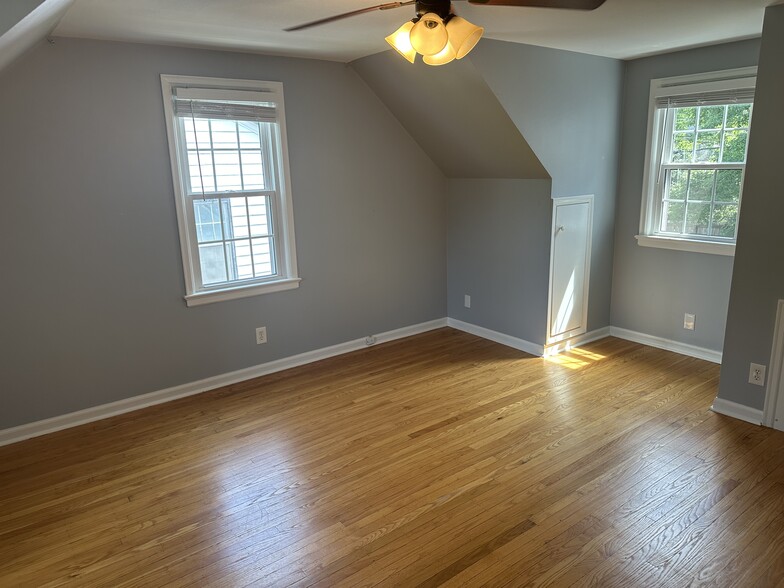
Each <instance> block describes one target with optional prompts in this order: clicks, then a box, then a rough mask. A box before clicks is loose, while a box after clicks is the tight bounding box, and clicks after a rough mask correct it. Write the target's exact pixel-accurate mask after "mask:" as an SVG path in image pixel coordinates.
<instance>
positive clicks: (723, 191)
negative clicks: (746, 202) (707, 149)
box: [716, 169, 743, 202]
mask: <svg viewBox="0 0 784 588" xmlns="http://www.w3.org/2000/svg"><path fill="white" fill-rule="evenodd" d="M716 176H717V177H716V200H718V201H719V202H739V201H740V184H741V178H742V177H743V172H742V171H741V170H739V169H722V170H719V171H718V172H717V174H716Z"/></svg>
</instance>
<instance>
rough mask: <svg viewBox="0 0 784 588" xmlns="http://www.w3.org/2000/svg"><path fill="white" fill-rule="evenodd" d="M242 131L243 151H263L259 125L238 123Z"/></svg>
mask: <svg viewBox="0 0 784 588" xmlns="http://www.w3.org/2000/svg"><path fill="white" fill-rule="evenodd" d="M237 125H238V126H239V130H240V147H241V148H242V149H261V139H260V132H259V123H255V122H248V121H238V122H237Z"/></svg>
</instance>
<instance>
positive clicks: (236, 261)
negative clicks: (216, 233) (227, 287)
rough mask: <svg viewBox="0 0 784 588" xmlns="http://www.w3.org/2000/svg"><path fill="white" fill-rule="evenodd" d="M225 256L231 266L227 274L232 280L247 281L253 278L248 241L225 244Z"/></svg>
mask: <svg viewBox="0 0 784 588" xmlns="http://www.w3.org/2000/svg"><path fill="white" fill-rule="evenodd" d="M226 256H227V257H228V259H229V264H230V266H231V267H230V268H229V274H230V276H231V279H232V280H247V279H248V278H252V277H253V261H252V258H251V249H250V241H249V240H248V239H243V240H240V241H230V242H228V243H226Z"/></svg>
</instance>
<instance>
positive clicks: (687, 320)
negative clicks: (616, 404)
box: [683, 312, 697, 331]
mask: <svg viewBox="0 0 784 588" xmlns="http://www.w3.org/2000/svg"><path fill="white" fill-rule="evenodd" d="M696 322H697V316H696V315H694V314H689V313H688V312H687V313H686V314H684V315H683V328H684V329H686V330H687V331H693V330H694V323H696Z"/></svg>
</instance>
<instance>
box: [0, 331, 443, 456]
mask: <svg viewBox="0 0 784 588" xmlns="http://www.w3.org/2000/svg"><path fill="white" fill-rule="evenodd" d="M445 326H447V319H445V318H441V319H436V320H433V321H429V322H426V323H420V324H418V325H411V326H409V327H403V328H401V329H395V330H393V331H387V332H385V333H379V334H377V335H374V337H375V342H374V345H378V344H379V343H385V342H387V341H393V340H395V339H402V338H403V337H410V336H411V335H418V334H419V333H425V332H427V331H432V330H434V329H440V328H442V327H445ZM367 346H368V345H367V343H366V342H365V339H364V338H363V339H356V340H354V341H347V342H346V343H339V344H337V345H332V346H330V347H324V348H323V349H316V350H314V351H308V352H306V353H300V354H299V355H294V356H291V357H286V358H283V359H278V360H275V361H270V362H267V363H263V364H260V365H256V366H252V367H249V368H245V369H241V370H237V371H234V372H229V373H227V374H220V375H217V376H212V377H210V378H205V379H203V380H199V381H197V382H190V383H188V384H181V385H179V386H173V387H172V388H166V389H165V390H158V391H157V392H150V393H148V394H141V395H139V396H133V397H132V398H126V399H124V400H118V401H117V402H110V403H108V404H102V405H99V406H94V407H92V408H86V409H84V410H79V411H77V412H72V413H68V414H64V415H61V416H56V417H52V418H49V419H45V420H42V421H36V422H33V423H29V424H26V425H20V426H18V427H13V428H10V429H5V430H0V446H3V445H9V444H11V443H16V442H17V441H23V440H24V439H30V438H31V437H38V436H39V435H45V434H47V433H54V432H55V431H60V430H62V429H68V428H70V427H75V426H77V425H83V424H86V423H91V422H93V421H97V420H100V419H105V418H108V417H112V416H116V415H119V414H123V413H126V412H132V411H134V410H139V409H140V408H146V407H148V406H154V405H156V404H162V403H164V402H169V401H170V400H176V399H177V398H184V397H186V396H193V395H194V394H200V393H201V392H206V391H207V390H214V389H215V388H220V387H222V386H228V385H230V384H236V383H238V382H242V381H245V380H250V379H252V378H258V377H259V376H265V375H267V374H272V373H274V372H280V371H282V370H287V369H289V368H293V367H297V366H301V365H304V364H306V363H312V362H314V361H319V360H321V359H327V358H329V357H335V356H336V355H343V354H344V353H349V352H351V351H357V350H359V349H364V348H365V347H367Z"/></svg>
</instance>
